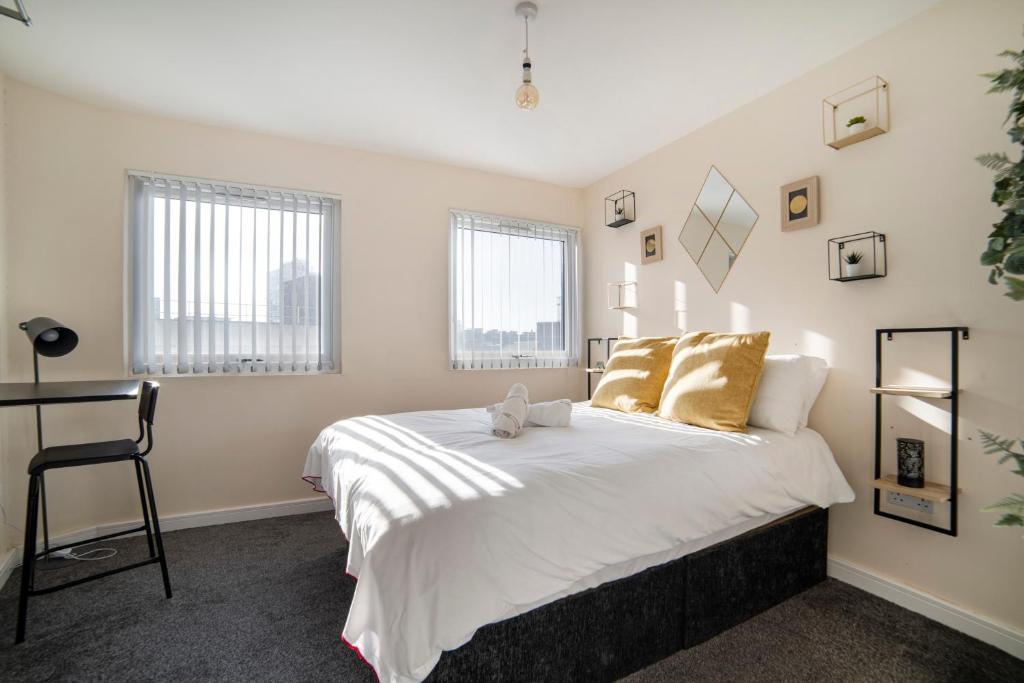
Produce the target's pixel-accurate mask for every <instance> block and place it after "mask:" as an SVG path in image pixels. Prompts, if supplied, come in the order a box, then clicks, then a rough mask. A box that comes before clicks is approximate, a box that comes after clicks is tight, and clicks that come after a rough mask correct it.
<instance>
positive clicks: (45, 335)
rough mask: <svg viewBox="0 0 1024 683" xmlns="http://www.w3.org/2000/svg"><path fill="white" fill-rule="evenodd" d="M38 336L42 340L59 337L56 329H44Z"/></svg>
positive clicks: (52, 339)
mask: <svg viewBox="0 0 1024 683" xmlns="http://www.w3.org/2000/svg"><path fill="white" fill-rule="evenodd" d="M39 336H40V337H41V338H42V340H43V341H44V342H55V341H57V339H59V338H60V332H58V331H57V330H46V331H45V332H43V333H42V334H41V335H39Z"/></svg>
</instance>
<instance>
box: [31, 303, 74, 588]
mask: <svg viewBox="0 0 1024 683" xmlns="http://www.w3.org/2000/svg"><path fill="white" fill-rule="evenodd" d="M18 327H19V328H20V329H21V330H23V331H24V332H25V336H26V337H28V340H29V341H30V342H31V343H32V372H33V374H34V377H35V382H36V384H39V356H40V355H43V356H46V357H48V358H57V357H58V356H66V355H67V354H69V353H71V352H72V351H73V350H74V348H75V347H76V346H78V335H77V334H75V331H74V330H72V329H71V328H70V327H64V326H63V325H61V324H60V323H59V322H57V321H56V320H54V319H53V318H32V319H31V320H29V321H27V322H23V323H20V324H19V325H18ZM36 443H38V445H39V450H43V409H42V406H40V405H38V404H36ZM40 489H41V493H42V499H43V550H44V552H45V555H43V559H42V561H41V562H40V563H39V567H40V569H59V568H61V567H64V566H66V565H67V564H68V563H70V562H71V560H65V559H62V558H56V557H50V525H49V523H48V521H47V519H46V487H45V485H44V484H42V483H40Z"/></svg>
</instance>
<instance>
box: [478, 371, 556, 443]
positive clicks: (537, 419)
mask: <svg viewBox="0 0 1024 683" xmlns="http://www.w3.org/2000/svg"><path fill="white" fill-rule="evenodd" d="M487 412H489V413H490V414H491V421H492V423H493V430H492V431H493V432H494V435H495V436H497V437H500V438H502V439H513V438H515V437H516V436H517V435H518V434H519V431H520V430H521V429H523V427H568V426H569V420H570V419H571V417H572V401H570V400H569V399H567V398H562V399H559V400H557V401H548V402H546V403H534V404H532V405H531V404H530V397H529V394H528V392H527V390H526V387H524V386H523V385H522V384H514V385H512V388H511V389H509V392H508V396H507V397H506V398H505V401H504V402H503V403H495V404H494V405H492V406H487Z"/></svg>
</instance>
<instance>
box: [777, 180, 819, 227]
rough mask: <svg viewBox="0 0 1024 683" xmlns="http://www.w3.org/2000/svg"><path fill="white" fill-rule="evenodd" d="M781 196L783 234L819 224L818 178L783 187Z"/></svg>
mask: <svg viewBox="0 0 1024 683" xmlns="http://www.w3.org/2000/svg"><path fill="white" fill-rule="evenodd" d="M781 195H782V196H781V199H780V201H781V203H782V231H783V232H788V231H789V230H801V229H803V228H813V227H814V226H815V225H817V224H818V176H816V175H812V176H811V177H810V178H804V179H803V180H798V181H796V182H795V183H790V184H789V185H783V186H782V190H781Z"/></svg>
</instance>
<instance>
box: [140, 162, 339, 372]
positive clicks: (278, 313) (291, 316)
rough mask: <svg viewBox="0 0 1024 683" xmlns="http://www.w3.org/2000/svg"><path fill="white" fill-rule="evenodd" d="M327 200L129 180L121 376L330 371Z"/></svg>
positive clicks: (332, 242)
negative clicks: (125, 362) (126, 358)
mask: <svg viewBox="0 0 1024 683" xmlns="http://www.w3.org/2000/svg"><path fill="white" fill-rule="evenodd" d="M340 213H341V206H340V201H339V199H338V198H337V197H331V196H326V195H322V194H313V193H304V192H296V191H293V190H278V189H274V188H267V187H255V186H244V185H233V184H230V183H220V182H216V181H210V180H202V179H198V178H179V177H175V176H157V175H153V174H148V173H134V172H132V173H129V177H128V233H129V244H130V247H129V248H130V276H129V292H128V297H129V300H130V303H129V307H130V326H131V350H130V363H131V370H132V372H134V373H139V374H156V375H159V374H165V375H166V374H178V375H182V374H200V373H203V374H207V373H279V372H331V371H333V370H335V368H336V351H337V348H336V346H337V337H336V334H337V320H336V319H337V316H336V313H335V302H336V300H337V299H336V291H337V284H336V283H337V282H338V263H337V255H336V254H337V245H338V230H339V221H340Z"/></svg>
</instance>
